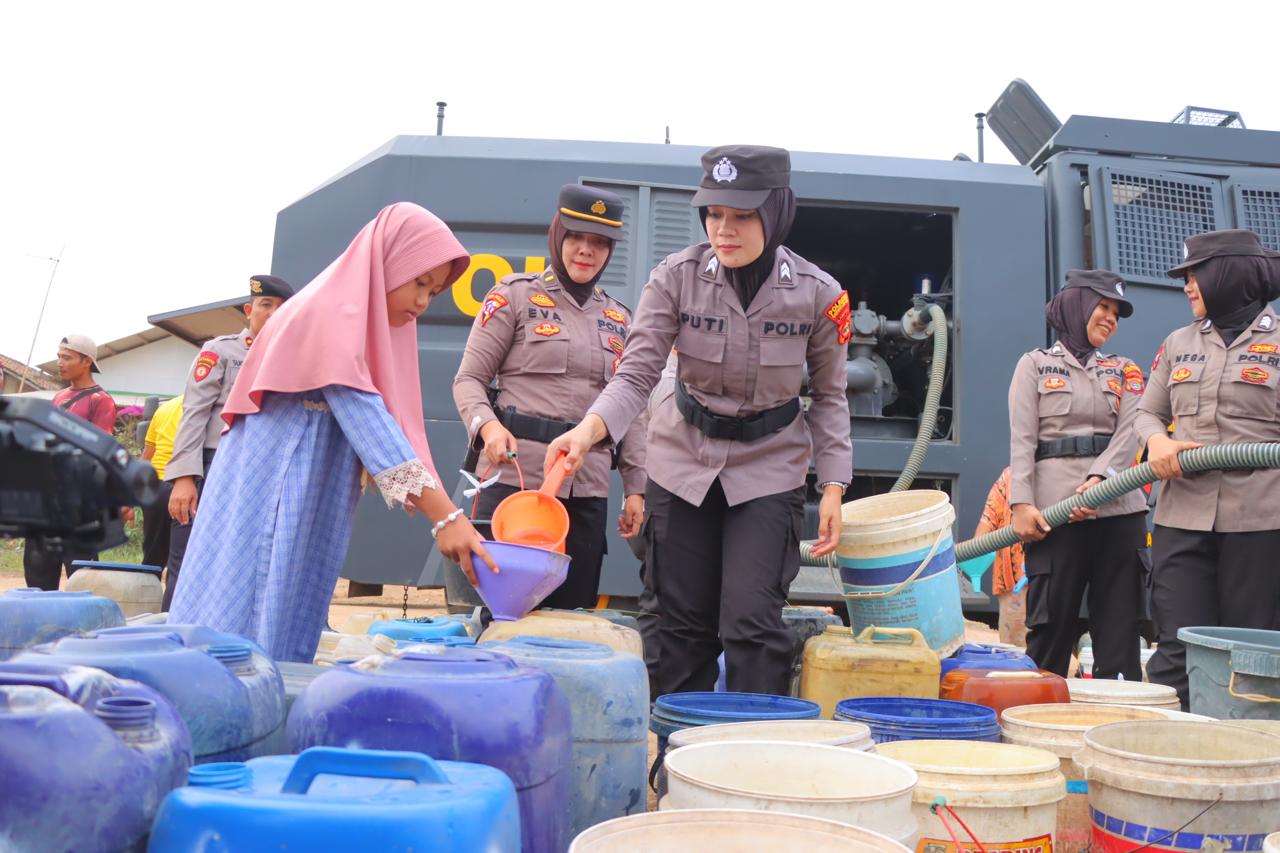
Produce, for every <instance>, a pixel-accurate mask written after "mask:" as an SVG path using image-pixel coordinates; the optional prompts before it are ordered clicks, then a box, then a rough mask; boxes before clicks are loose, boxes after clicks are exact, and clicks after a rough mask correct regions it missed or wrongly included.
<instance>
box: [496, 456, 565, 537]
mask: <svg viewBox="0 0 1280 853" xmlns="http://www.w3.org/2000/svg"><path fill="white" fill-rule="evenodd" d="M563 459H564V456H563V455H562V456H561V457H560V458H559V459H557V460H556V464H555V466H554V467H553V468H552V469H551V474H550V476H548V477H547V479H546V480H545V481H543V483H542V488H540V489H537V490H536V491H535V490H533V489H524V490H522V491H519V492H516V493H515V494H514V495H509V496H508V497H506V498H503V500H502V503H500V504H498V505H497V506H496V507H495V508H494V510H493V519H492V520H491V521H490V525H491V529H492V531H493V538H494V539H496V540H498V541H499V542H511V543H513V544H516V545H531V546H533V547H534V548H546V549H547V550H548V551H555V552H557V553H560V554H563V553H564V540H565V537H566V536H568V535H569V511H568V510H566V509H565V508H564V504H562V503H560V500H559V498H557V497H556V492H558V491H560V487H561V486H562V485H563V484H564V476H565V471H564V466H563V465H562V464H561V462H562V461H563Z"/></svg>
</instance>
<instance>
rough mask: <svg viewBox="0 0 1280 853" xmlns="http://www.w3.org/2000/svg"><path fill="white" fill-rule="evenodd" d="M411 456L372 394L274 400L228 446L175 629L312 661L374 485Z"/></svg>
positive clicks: (341, 391)
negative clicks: (364, 487)
mask: <svg viewBox="0 0 1280 853" xmlns="http://www.w3.org/2000/svg"><path fill="white" fill-rule="evenodd" d="M413 459H416V454H415V453H414V451H413V448H412V447H411V446H410V444H409V441H408V439H407V438H405V435H404V432H403V431H402V430H401V429H400V427H399V426H398V425H397V424H396V422H395V421H394V420H393V419H392V417H391V414H390V413H389V412H388V411H387V408H386V405H385V404H384V403H383V400H382V398H381V397H380V396H378V395H377V394H369V393H365V392H362V391H356V390H353V389H351V388H347V387H345V386H340V385H330V386H328V387H326V388H323V389H320V390H316V391H308V392H305V393H302V394H282V393H268V394H265V395H264V396H263V401H262V409H261V411H259V412H258V413H256V414H252V415H247V416H245V417H242V418H239V419H238V420H237V421H236V424H235V426H234V427H233V428H232V429H231V431H230V432H228V433H227V434H226V435H225V436H223V437H222V441H221V443H220V444H219V446H218V453H217V455H216V456H215V457H214V461H213V465H212V466H211V467H210V470H209V476H208V482H206V483H205V488H204V494H203V496H202V497H201V499H200V503H199V505H198V507H197V514H196V521H195V527H194V528H193V529H192V531H191V541H190V543H189V544H188V546H187V555H186V559H185V561H184V563H183V567H182V577H181V579H180V582H179V584H178V589H177V592H176V594H175V595H174V599H173V606H172V607H171V608H170V611H169V621H170V622H173V623H174V624H196V625H207V626H209V627H211V628H216V629H217V630H220V631H230V632H231V633H233V634H239V635H241V636H243V637H248V638H249V639H252V640H253V641H254V642H256V643H258V645H260V646H262V648H263V649H265V650H266V651H267V653H268V654H269V655H271V657H273V658H275V659H276V660H283V661H304V662H307V663H310V662H311V660H312V658H313V657H314V656H315V651H316V646H317V645H318V644H319V642H320V632H321V630H322V629H323V628H324V626H325V624H326V622H327V618H328V612H329V601H330V599H331V598H332V596H333V587H334V584H335V583H336V582H337V579H338V571H339V570H340V569H341V568H342V563H343V560H344V559H345V558H346V554H347V543H348V541H349V539H350V538H351V527H352V525H353V523H354V520H355V509H356V501H357V499H358V498H359V496H360V495H359V493H360V469H361V466H362V465H363V467H364V469H365V470H366V471H368V472H369V474H370V476H374V475H377V474H379V473H381V472H383V471H387V470H388V469H391V468H394V467H395V466H397V465H400V464H402V463H405V462H409V461H411V460H413Z"/></svg>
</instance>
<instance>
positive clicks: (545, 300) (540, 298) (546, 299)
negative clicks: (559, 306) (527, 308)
mask: <svg viewBox="0 0 1280 853" xmlns="http://www.w3.org/2000/svg"><path fill="white" fill-rule="evenodd" d="M529 301H530V302H532V303H533V304H534V305H541V306H542V307H543V308H555V307H556V301H555V300H554V299H552V298H551V297H550V296H547V294H545V293H535V294H533V296H530V297H529Z"/></svg>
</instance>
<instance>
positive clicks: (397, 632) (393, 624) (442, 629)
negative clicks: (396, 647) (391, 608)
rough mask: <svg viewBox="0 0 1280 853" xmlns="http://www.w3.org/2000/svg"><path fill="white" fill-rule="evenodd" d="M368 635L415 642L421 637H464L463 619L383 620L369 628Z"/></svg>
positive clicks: (454, 617) (438, 617)
mask: <svg viewBox="0 0 1280 853" xmlns="http://www.w3.org/2000/svg"><path fill="white" fill-rule="evenodd" d="M369 633H370V634H382V635H383V636H387V637H390V638H391V639H393V640H416V639H420V638H422V637H465V636H467V623H466V621H465V617H457V616H423V617H420V618H418V619H384V620H382V621H381V622H374V623H373V624H372V625H370V626H369Z"/></svg>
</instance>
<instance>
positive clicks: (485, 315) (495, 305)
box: [480, 290, 510, 326]
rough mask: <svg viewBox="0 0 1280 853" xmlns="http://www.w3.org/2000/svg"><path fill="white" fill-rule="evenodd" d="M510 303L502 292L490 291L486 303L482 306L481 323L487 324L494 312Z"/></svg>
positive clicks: (482, 324)
mask: <svg viewBox="0 0 1280 853" xmlns="http://www.w3.org/2000/svg"><path fill="white" fill-rule="evenodd" d="M509 304H510V300H508V299H507V297H505V296H503V295H502V294H501V293H498V292H496V291H492V290H491V291H489V295H488V296H486V297H485V298H484V304H483V305H481V306H480V325H481V326H484V325H486V324H487V323H488V322H489V320H490V319H492V317H493V315H494V314H496V313H498V311H499V310H500V309H502V308H505V307H506V306H507V305H509Z"/></svg>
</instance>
